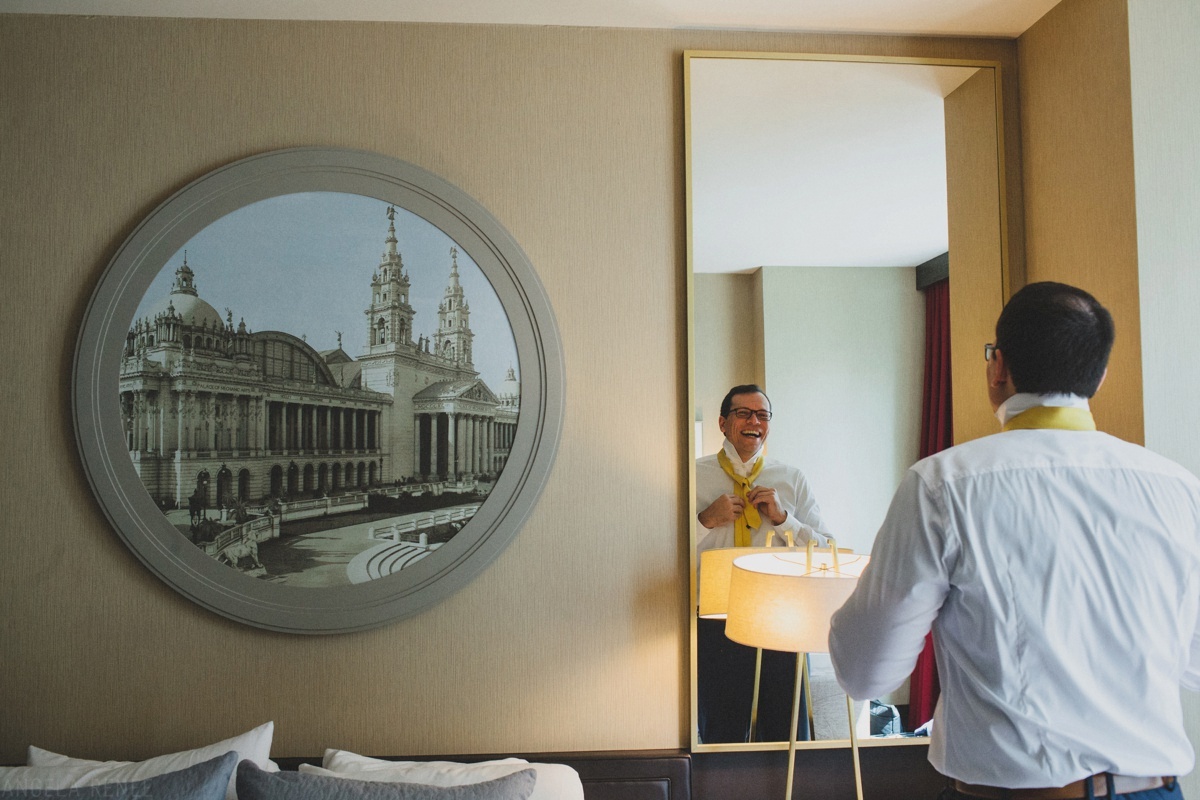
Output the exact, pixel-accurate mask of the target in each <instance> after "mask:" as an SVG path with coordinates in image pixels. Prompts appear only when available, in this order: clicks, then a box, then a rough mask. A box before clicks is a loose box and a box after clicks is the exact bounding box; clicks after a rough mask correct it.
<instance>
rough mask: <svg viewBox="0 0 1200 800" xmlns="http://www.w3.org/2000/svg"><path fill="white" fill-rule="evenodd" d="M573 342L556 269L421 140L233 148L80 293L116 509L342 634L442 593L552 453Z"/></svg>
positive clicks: (519, 517)
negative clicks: (421, 164) (389, 144)
mask: <svg viewBox="0 0 1200 800" xmlns="http://www.w3.org/2000/svg"><path fill="white" fill-rule="evenodd" d="M563 384H564V379H563V365H562V351H561V347H560V343H559V339H558V332H557V328H556V326H555V321H554V315H553V312H552V310H551V308H550V304H549V301H548V299H547V297H546V294H545V291H544V290H543V288H542V286H541V284H540V282H539V281H538V278H537V275H536V273H535V272H534V269H533V267H532V265H531V264H530V263H529V260H528V258H526V256H525V254H524V253H523V252H522V250H521V248H520V247H519V246H518V245H517V243H516V242H515V241H514V240H513V238H512V237H511V236H510V235H509V234H508V233H507V232H506V231H505V230H504V228H503V227H502V226H501V225H500V224H499V222H497V221H496V220H495V218H493V217H492V216H491V214H489V213H488V212H487V210H486V209H484V208H483V207H482V206H481V205H480V204H479V203H477V202H476V201H474V200H473V199H472V198H470V197H469V196H467V195H466V194H465V193H463V192H462V191H460V190H459V189H457V188H456V187H454V186H452V185H451V184H449V183H447V182H446V181H444V180H442V179H441V178H438V177H437V176H435V175H432V174H430V173H428V172H426V171H424V170H422V169H420V168H418V167H415V166H413V165H412V164H408V163H405V162H403V161H399V160H397V159H393V158H389V157H386V156H382V155H378V154H373V153H365V152H359V151H351V150H337V149H325V148H299V149H292V150H282V151H276V152H271V153H266V154H263V155H259V156H254V157H251V158H247V159H244V160H242V161H238V162H236V163H233V164H230V165H228V166H225V167H223V168H221V169H218V170H216V171H214V172H212V173H209V174H208V175H205V176H204V177H202V178H200V179H199V180H197V181H195V182H193V183H192V184H190V185H189V186H187V187H185V188H184V189H182V190H181V191H179V192H178V193H176V194H175V195H174V196H172V197H171V198H170V199H169V200H167V201H166V202H165V203H163V204H162V205H161V206H160V207H159V208H157V209H156V210H155V211H154V212H153V213H152V214H151V215H150V216H149V217H148V218H147V219H146V220H145V221H143V222H142V223H141V225H140V226H139V227H138V228H137V229H136V230H135V231H134V232H133V234H132V235H131V236H130V237H129V238H128V240H126V241H125V243H124V244H123V245H122V246H121V247H120V249H119V250H118V252H117V253H116V255H115V256H114V258H113V259H112V261H111V262H110V263H109V265H108V267H107V269H106V270H105V272H104V275H103V276H102V278H101V280H100V282H99V284H98V285H97V287H96V289H95V292H94V293H93V296H92V299H91V303H90V305H89V307H88V309H87V312H86V314H85V316H84V320H83V325H82V328H81V330H80V334H79V341H78V345H77V348H76V357H75V366H74V386H73V399H74V415H75V426H76V436H77V440H78V444H79V449H80V453H81V455H82V458H83V463H84V466H85V469H86V471H87V475H88V479H89V481H90V482H91V485H92V489H93V491H94V492H95V494H96V497H97V499H98V500H99V502H100V504H101V506H102V507H103V509H104V511H105V513H106V515H107V516H108V518H109V520H110V521H111V523H112V524H113V526H114V527H115V528H116V530H117V532H118V533H119V534H120V535H121V537H122V538H123V539H124V541H125V543H126V544H127V545H128V546H129V548H130V549H131V550H132V551H133V552H134V553H135V554H136V555H137V557H138V558H139V559H141V561H142V562H143V563H144V564H145V565H146V566H147V567H149V568H150V569H151V570H152V571H153V572H154V573H155V574H156V575H158V576H159V577H160V578H162V579H163V580H164V581H166V582H167V583H169V584H170V585H171V586H172V587H174V588H175V589H176V590H178V591H179V592H181V593H182V594H184V595H185V596H187V597H188V598H190V599H191V600H193V601H195V602H197V603H199V604H201V605H203V606H205V607H206V608H209V609H211V610H212V611H215V612H217V613H219V614H223V615H225V616H227V617H230V618H232V619H235V620H238V621H240V622H244V623H247V624H250V625H256V626H259V627H263V628H269V629H272V630H279V631H289V632H296V633H337V632H344V631H352V630H360V629H365V628H371V627H375V626H378V625H382V624H385V623H387V622H389V621H392V620H396V619H399V618H402V617H405V616H408V615H410V614H413V613H415V612H417V611H419V610H421V609H423V608H425V607H428V606H429V605H431V604H433V603H435V602H437V601H439V600H441V599H443V598H445V597H446V596H447V595H449V594H450V593H451V592H453V591H455V590H457V589H458V588H460V587H462V586H463V585H465V584H466V583H467V582H468V581H470V580H471V578H473V577H474V576H475V575H476V574H478V573H479V572H480V571H481V570H482V569H483V568H484V567H485V566H486V565H487V564H489V563H490V562H491V561H492V560H493V559H494V558H495V557H496V556H497V555H498V554H499V553H500V552H501V550H503V549H504V547H505V546H506V545H507V544H508V543H509V541H511V539H512V537H513V536H515V535H516V533H517V532H518V531H519V529H520V527H521V525H522V523H523V522H524V520H525V519H526V517H527V516H528V514H529V512H530V510H531V509H532V507H533V505H534V503H535V502H536V500H537V497H538V495H539V494H540V492H541V489H542V487H543V485H544V483H545V481H546V479H547V477H548V475H549V472H550V468H551V465H552V463H553V461H554V456H555V452H556V450H557V445H558V437H559V433H560V430H561V427H562V414H563Z"/></svg>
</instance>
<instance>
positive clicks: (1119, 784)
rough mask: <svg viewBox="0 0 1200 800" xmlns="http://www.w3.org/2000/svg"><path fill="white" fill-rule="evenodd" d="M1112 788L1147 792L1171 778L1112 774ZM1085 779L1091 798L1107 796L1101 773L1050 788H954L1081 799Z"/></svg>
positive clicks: (1041, 799) (1003, 798) (992, 797)
mask: <svg viewBox="0 0 1200 800" xmlns="http://www.w3.org/2000/svg"><path fill="white" fill-rule="evenodd" d="M1112 779H1113V789H1114V791H1115V792H1116V793H1117V794H1129V793H1131V792H1148V791H1150V790H1151V789H1158V788H1160V787H1162V786H1168V787H1170V786H1173V785H1174V784H1175V779H1174V778H1173V777H1162V778H1157V777H1156V778H1141V777H1135V776H1130V775H1113V776H1112ZM1087 781H1091V782H1092V787H1093V791H1092V796H1093V797H1107V796H1108V777H1107V776H1106V775H1105V774H1104V773H1101V774H1099V775H1093V776H1092V777H1090V778H1084V779H1083V780H1079V781H1075V782H1074V783H1068V784H1067V785H1066V786H1058V787H1055V788H1050V789H1002V788H1000V787H998V786H979V785H977V784H973V783H964V782H963V781H954V783H953V784H952V785H953V786H954V791H956V792H958V793H959V794H965V795H970V796H971V797H982V798H986V800H1081V799H1082V798H1084V797H1087V796H1088V792H1087Z"/></svg>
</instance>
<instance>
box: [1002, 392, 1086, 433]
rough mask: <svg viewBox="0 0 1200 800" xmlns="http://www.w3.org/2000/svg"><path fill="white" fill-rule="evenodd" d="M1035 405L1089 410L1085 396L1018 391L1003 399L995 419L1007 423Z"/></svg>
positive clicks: (1003, 423)
mask: <svg viewBox="0 0 1200 800" xmlns="http://www.w3.org/2000/svg"><path fill="white" fill-rule="evenodd" d="M1036 406H1055V407H1060V408H1082V409H1083V410H1085V411H1088V410H1090V409H1089V407H1088V401H1087V398H1086V397H1080V396H1079V395H1077V394H1029V393H1025V392H1018V393H1017V394H1014V395H1013V396H1012V397H1010V398H1008V399H1007V400H1005V401H1004V402H1003V403H1001V404H1000V407H999V408H997V409H996V419H998V420H1000V424H1001V425H1002V426H1003V425H1007V424H1008V421H1009V420H1010V419H1012V418H1013V417H1015V416H1016V415H1017V414H1020V413H1022V412H1024V411H1028V410H1029V409H1031V408H1034V407H1036Z"/></svg>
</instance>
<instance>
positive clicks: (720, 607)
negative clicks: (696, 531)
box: [698, 547, 804, 619]
mask: <svg viewBox="0 0 1200 800" xmlns="http://www.w3.org/2000/svg"><path fill="white" fill-rule="evenodd" d="M771 552H798V553H800V554H803V553H804V548H802V547H790V548H785V547H720V548H717V549H715V550H705V551H703V552H701V553H700V578H699V582H700V598H699V601H698V605H699V611H698V614H699V615H700V616H701V617H704V618H705V619H724V618H725V613H726V611H727V610H728V609H729V576H730V574H731V573H732V572H733V560H734V559H735V558H739V557H741V556H748V555H753V554H755V553H771Z"/></svg>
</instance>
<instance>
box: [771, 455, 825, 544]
mask: <svg viewBox="0 0 1200 800" xmlns="http://www.w3.org/2000/svg"><path fill="white" fill-rule="evenodd" d="M796 474H797V477H796V480H795V481H794V483H793V485H792V496H793V497H794V498H795V499H796V505H795V508H792V507H790V506H788V505H787V503H786V502H785V503H784V504H783V505H784V509H783V510H784V512H785V513H786V514H787V518H786V519H784V521H783V522H782V523H780V524H779V525H776V526H775V531H776V532H777V533H778V534H779V535H780V536H782V535H783V534H784V533H786V532H787V531H791V533H792V538H793V539H794V540H795V543H796V544H797V545H800V544H804V543H806V542H808V541H809V540H810V539H811V540H812V541H813V543H814V544H816V545H817V547H826V546H827V545H828V544H829V541H828V539H827V538H826V537H827V536H828V535H829V534H828V529H827V528H826V527H825V521H824V520H823V519H821V509H820V508H818V507H817V498H816V496H815V495H814V494H813V491H812V489H811V488H809V485H808V480H807V479H806V478H805V477H804V475H803V474H801V473H799V472H797V473H796Z"/></svg>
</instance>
